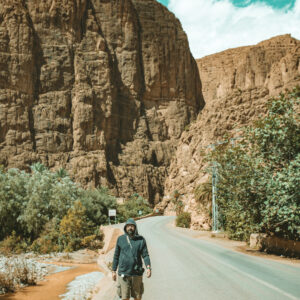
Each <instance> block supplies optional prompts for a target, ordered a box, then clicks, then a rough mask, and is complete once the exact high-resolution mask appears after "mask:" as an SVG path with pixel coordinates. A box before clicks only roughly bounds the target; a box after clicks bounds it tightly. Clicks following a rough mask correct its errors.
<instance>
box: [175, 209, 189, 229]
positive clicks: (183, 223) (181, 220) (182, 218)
mask: <svg viewBox="0 0 300 300" xmlns="http://www.w3.org/2000/svg"><path fill="white" fill-rule="evenodd" d="M175 223H176V226H177V227H183V228H190V226H191V214H190V213H189V212H181V213H180V214H179V215H178V216H177V217H176V221H175Z"/></svg>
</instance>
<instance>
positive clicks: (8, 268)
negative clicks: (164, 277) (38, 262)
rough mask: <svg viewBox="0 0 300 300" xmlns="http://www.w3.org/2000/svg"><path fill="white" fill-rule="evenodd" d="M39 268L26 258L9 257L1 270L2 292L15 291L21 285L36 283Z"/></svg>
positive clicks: (0, 283)
mask: <svg viewBox="0 0 300 300" xmlns="http://www.w3.org/2000/svg"><path fill="white" fill-rule="evenodd" d="M37 281H38V274H37V270H36V268H35V267H34V265H29V264H28V262H27V261H26V260H25V259H20V258H18V259H7V260H6V261H5V263H4V265H3V267H2V269H1V270H0V293H1V292H2V293H7V292H14V291H16V290H17V289H18V288H19V287H20V286H24V285H36V284H37Z"/></svg>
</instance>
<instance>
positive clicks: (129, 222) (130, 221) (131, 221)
mask: <svg viewBox="0 0 300 300" xmlns="http://www.w3.org/2000/svg"><path fill="white" fill-rule="evenodd" d="M128 224H131V225H134V226H135V232H134V235H137V234H138V230H137V225H136V222H135V221H134V220H133V219H131V218H130V219H128V220H127V221H126V223H125V225H124V232H125V233H126V234H127V232H126V230H125V229H126V226H127V225H128Z"/></svg>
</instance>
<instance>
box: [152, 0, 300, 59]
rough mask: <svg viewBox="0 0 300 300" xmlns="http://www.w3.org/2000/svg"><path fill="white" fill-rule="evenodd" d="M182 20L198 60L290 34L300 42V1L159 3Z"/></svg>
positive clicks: (185, 0) (190, 0)
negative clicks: (230, 49)
mask: <svg viewBox="0 0 300 300" xmlns="http://www.w3.org/2000/svg"><path fill="white" fill-rule="evenodd" d="M158 1H159V2H161V3H162V4H164V5H165V6H167V7H168V9H169V10H170V11H172V12H173V13H174V14H175V15H176V17H177V18H178V19H179V20H180V21H181V24H182V26H183V29H184V30H185V32H186V33H187V35H188V39H189V43H190V48H191V52H192V53H193V55H194V57H195V58H200V57H203V56H206V55H209V54H213V53H216V52H220V51H223V50H226V49H228V48H235V47H240V46H247V45H255V44H257V43H259V42H261V41H263V40H266V39H269V38H271V37H273V36H276V35H280V34H286V33H290V34H291V35H292V36H293V37H295V38H297V39H300V0H158Z"/></svg>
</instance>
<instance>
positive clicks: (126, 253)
mask: <svg viewBox="0 0 300 300" xmlns="http://www.w3.org/2000/svg"><path fill="white" fill-rule="evenodd" d="M127 224H133V225H135V234H134V235H133V237H130V236H129V235H128V234H127V232H126V231H125V227H126V225H127ZM124 232H125V234H123V235H121V236H120V237H119V238H118V241H117V245H116V249H115V254H114V260H113V265H112V270H113V271H116V270H117V268H118V274H119V275H122V274H124V275H127V276H141V275H143V270H142V267H143V263H142V258H143V260H144V263H145V265H146V266H151V263H150V258H149V254H148V249H147V244H146V240H145V239H144V238H143V237H142V236H141V235H139V234H138V231H137V226H136V223H135V221H134V220H133V219H128V221H127V222H126V223H125V226H124ZM127 237H128V238H129V241H130V243H131V245H132V249H131V247H130V245H129V243H128V240H127ZM135 265H138V267H139V268H138V269H139V270H137V268H135Z"/></svg>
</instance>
